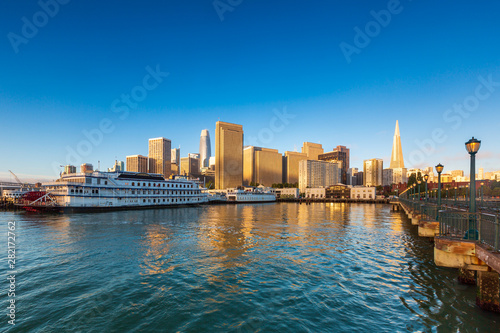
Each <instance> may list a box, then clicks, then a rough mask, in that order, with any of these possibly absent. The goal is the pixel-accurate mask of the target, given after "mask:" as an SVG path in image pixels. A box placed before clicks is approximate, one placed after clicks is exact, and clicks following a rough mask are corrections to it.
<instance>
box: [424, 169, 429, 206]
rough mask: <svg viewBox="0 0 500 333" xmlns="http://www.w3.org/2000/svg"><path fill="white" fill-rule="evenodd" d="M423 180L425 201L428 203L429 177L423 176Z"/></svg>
mask: <svg viewBox="0 0 500 333" xmlns="http://www.w3.org/2000/svg"><path fill="white" fill-rule="evenodd" d="M424 180H425V201H429V198H428V196H427V182H428V181H429V175H428V174H425V175H424Z"/></svg>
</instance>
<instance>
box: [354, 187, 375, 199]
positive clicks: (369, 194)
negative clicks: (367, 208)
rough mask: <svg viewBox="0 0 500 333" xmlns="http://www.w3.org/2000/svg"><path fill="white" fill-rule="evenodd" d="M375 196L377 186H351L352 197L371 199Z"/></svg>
mask: <svg viewBox="0 0 500 333" xmlns="http://www.w3.org/2000/svg"><path fill="white" fill-rule="evenodd" d="M375 197H376V196H375V187H366V186H354V187H352V188H351V199H358V200H370V199H375Z"/></svg>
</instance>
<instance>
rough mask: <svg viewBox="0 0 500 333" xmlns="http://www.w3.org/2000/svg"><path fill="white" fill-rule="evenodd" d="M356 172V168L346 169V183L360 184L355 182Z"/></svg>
mask: <svg viewBox="0 0 500 333" xmlns="http://www.w3.org/2000/svg"><path fill="white" fill-rule="evenodd" d="M357 173H358V168H349V169H347V184H346V185H351V186H356V185H361V184H358V183H357V182H356V174H357Z"/></svg>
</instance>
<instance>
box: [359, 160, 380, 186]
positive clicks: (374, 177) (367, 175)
mask: <svg viewBox="0 0 500 333" xmlns="http://www.w3.org/2000/svg"><path fill="white" fill-rule="evenodd" d="M383 169H384V161H383V160H382V159H380V158H372V159H371V160H365V161H364V162H363V174H364V176H363V178H364V179H363V185H364V186H379V185H382V182H383V179H382V170H383Z"/></svg>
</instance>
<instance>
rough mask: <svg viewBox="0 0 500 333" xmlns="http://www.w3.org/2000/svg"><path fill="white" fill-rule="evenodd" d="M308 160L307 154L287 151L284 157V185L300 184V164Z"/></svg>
mask: <svg viewBox="0 0 500 333" xmlns="http://www.w3.org/2000/svg"><path fill="white" fill-rule="evenodd" d="M304 160H307V154H305V153H299V152H296V151H286V152H285V154H284V156H283V162H282V163H283V181H282V182H283V183H289V184H295V183H298V182H299V163H300V161H304Z"/></svg>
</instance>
